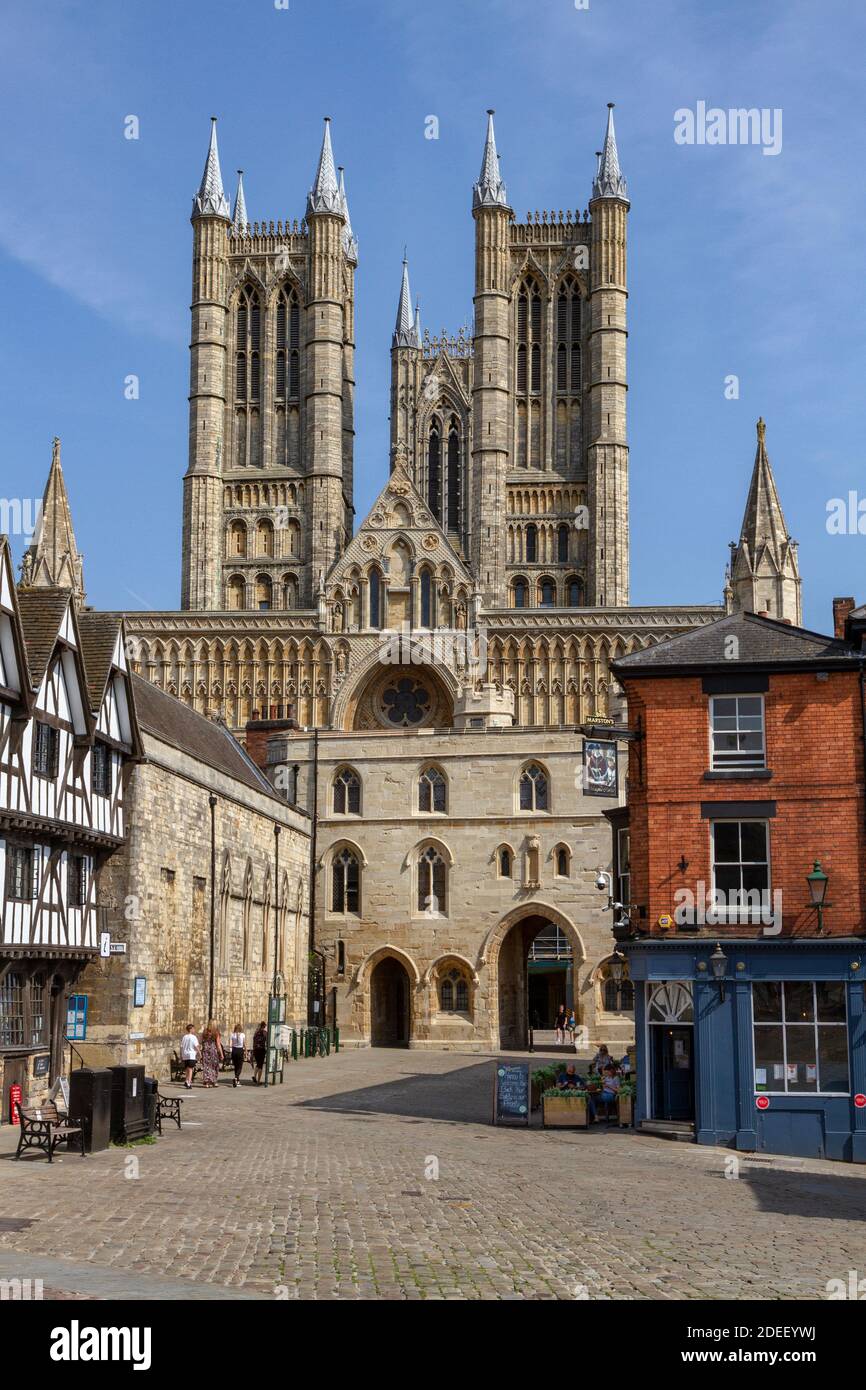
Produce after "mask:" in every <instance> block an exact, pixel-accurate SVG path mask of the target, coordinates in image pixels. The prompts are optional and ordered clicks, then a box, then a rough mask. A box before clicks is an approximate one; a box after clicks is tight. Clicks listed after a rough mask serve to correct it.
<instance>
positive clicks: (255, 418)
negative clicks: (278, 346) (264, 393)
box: [233, 285, 263, 468]
mask: <svg viewBox="0 0 866 1390" xmlns="http://www.w3.org/2000/svg"><path fill="white" fill-rule="evenodd" d="M262 320H263V313H262V304H261V297H260V294H259V291H258V290H257V289H256V288H255V286H254V285H244V286H243V287H242V288H241V290H240V292H239V294H238V300H237V305H236V307H235V323H234V328H235V335H234V336H235V371H234V381H235V411H234V414H235V421H234V458H233V463H234V466H235V467H236V468H242V467H244V466H246V465H247V464H249V465H251V466H252V467H260V466H261V462H262V421H261V404H260V397H261V349H262V328H263V322H262Z"/></svg>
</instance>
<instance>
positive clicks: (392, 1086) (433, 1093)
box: [298, 1054, 541, 1125]
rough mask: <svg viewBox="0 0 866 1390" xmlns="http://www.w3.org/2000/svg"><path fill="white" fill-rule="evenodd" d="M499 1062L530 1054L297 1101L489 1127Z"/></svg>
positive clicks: (309, 1107) (352, 1111) (349, 1111)
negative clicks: (495, 1072) (494, 1070)
mask: <svg viewBox="0 0 866 1390" xmlns="http://www.w3.org/2000/svg"><path fill="white" fill-rule="evenodd" d="M416 1055H417V1054H416ZM497 1060H502V1061H525V1060H526V1058H525V1057H520V1058H512V1057H508V1058H505V1057H503V1058H501V1059H499V1058H497V1059H496V1060H494V1058H492V1057H490V1058H485V1059H484V1061H483V1062H473V1063H472V1064H470V1065H468V1066H465V1067H459V1068H457V1069H456V1070H454V1071H447V1072H417V1071H412V1072H406V1073H405V1075H404V1076H402V1077H401V1078H399V1079H398V1080H395V1081H386V1082H383V1083H381V1084H379V1085H378V1086H363V1087H360V1088H359V1089H357V1090H354V1091H339V1092H337V1093H336V1095H330V1096H321V1097H319V1096H317V1097H316V1098H315V1099H313V1100H304V1101H299V1102H298V1105H299V1106H301V1107H302V1108H305V1109H307V1110H332V1111H340V1112H342V1113H344V1114H354V1115H359V1114H361V1115H363V1114H370V1115H405V1116H408V1117H414V1118H416V1119H419V1120H451V1121H452V1122H454V1123H457V1124H482V1125H489V1124H490V1122H491V1120H492V1118H493V1069H494V1067H495V1066H496V1061H497ZM530 1065H532V1064H530ZM538 1065H541V1063H538Z"/></svg>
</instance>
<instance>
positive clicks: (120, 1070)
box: [110, 1062, 149, 1144]
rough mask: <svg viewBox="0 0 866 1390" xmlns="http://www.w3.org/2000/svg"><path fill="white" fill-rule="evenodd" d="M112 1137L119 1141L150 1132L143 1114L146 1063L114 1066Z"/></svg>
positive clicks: (125, 1140) (112, 1070)
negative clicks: (144, 1064)
mask: <svg viewBox="0 0 866 1390" xmlns="http://www.w3.org/2000/svg"><path fill="white" fill-rule="evenodd" d="M110 1070H111V1076H112V1083H111V1138H112V1140H113V1141H114V1142H115V1143H116V1144H123V1143H125V1142H127V1140H129V1139H141V1138H143V1137H144V1135H146V1134H147V1133H149V1131H148V1128H147V1120H146V1118H145V1113H144V1066H143V1065H141V1064H140V1063H135V1062H127V1063H124V1064H123V1065H120V1066H116V1067H111V1069H110Z"/></svg>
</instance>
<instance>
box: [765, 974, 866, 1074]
mask: <svg viewBox="0 0 866 1390" xmlns="http://www.w3.org/2000/svg"><path fill="white" fill-rule="evenodd" d="M756 983H758V984H763V983H766V984H781V985H782V1021H781V1023H771V1022H767V1023H757V1024H756V1023H755V984H756ZM786 983H787V982H786V981H785V980H767V981H762V980H759V981H755V980H753V981H752V988H751V989H750V991H749V999H750V1003H751V1010H752V1085H753V1087H754V1089H755V1094H756V1095H762V1096H794V1097H799V1098H801V1099H803V1100H812V1099H814V1098H815V1097H817V1096H850V1095H851V1019H850V1015H849V1013H848V991H847V989H845V981H844V980H794V981H792V982H791V983H793V984H811V986H812V1008H813V1012H814V1015H815V1017H814V1019H813V1021H812V1028H813V1029H814V1032H815V1065H816V1067H817V1068H818V1080H819V1082H820V1080H821V1073H820V1068H821V1063H820V1060H819V1052H818V1029H819V1028H844V1029H845V1041H846V1043H847V1045H848V1048H847V1063H848V1090H847V1091H822V1090H819V1089H816V1090H814V1091H789V1090H788V1089H787V1087H788V1077H787V1068H788V1033H787V1029H788V1027H789V1025H788V1023H787V1020H786V1019H785V989H784V986H785V984H786ZM826 984H834V985H835V984H841V985H842V987H843V989H842V993H843V998H844V1000H845V1021H844V1023H841V1022H840V1023H821V1022H820V1021H819V1019H818V1001H817V998H816V994H815V987H816V985H826ZM790 1026H792V1027H797V1028H808V1027H809V1025H808V1024H807V1023H798V1024H792V1025H790ZM756 1028H781V1030H782V1066H783V1067H784V1068H785V1089H784V1090H781V1091H779V1090H775V1089H773V1090H771V1089H770V1087H769V1086H767V1087H762V1089H761V1090H760V1091H758V1088H757V1084H756V1082H755V1029H756Z"/></svg>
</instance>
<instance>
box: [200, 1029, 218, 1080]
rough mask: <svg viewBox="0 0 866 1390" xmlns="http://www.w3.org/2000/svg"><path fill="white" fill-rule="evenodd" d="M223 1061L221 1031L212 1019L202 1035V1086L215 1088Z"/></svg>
mask: <svg viewBox="0 0 866 1390" xmlns="http://www.w3.org/2000/svg"><path fill="white" fill-rule="evenodd" d="M222 1060H223V1045H222V1040H221V1038H220V1030H219V1028H217V1026H216V1024H215V1022H214V1020H213V1019H212V1018H210V1019H208V1023H207V1027H206V1028H205V1030H204V1032H203V1033H202V1035H201V1084H202V1085H203V1086H215V1085H216V1084H217V1078H218V1077H219V1074H220V1067H221V1066H222Z"/></svg>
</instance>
